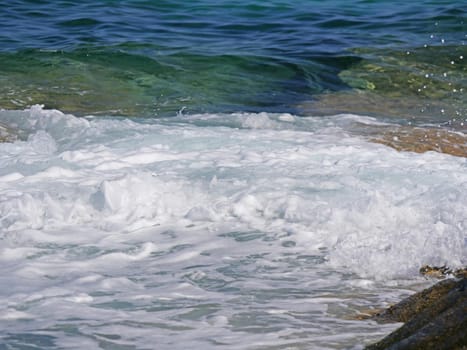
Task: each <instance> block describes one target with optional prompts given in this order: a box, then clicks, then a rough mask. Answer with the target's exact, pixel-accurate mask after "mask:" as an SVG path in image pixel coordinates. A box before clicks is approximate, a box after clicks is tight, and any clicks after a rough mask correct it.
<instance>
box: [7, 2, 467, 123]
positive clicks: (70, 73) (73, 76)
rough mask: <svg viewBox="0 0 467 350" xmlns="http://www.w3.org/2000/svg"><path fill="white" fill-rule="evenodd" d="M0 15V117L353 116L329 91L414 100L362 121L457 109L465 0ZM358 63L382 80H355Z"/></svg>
mask: <svg viewBox="0 0 467 350" xmlns="http://www.w3.org/2000/svg"><path fill="white" fill-rule="evenodd" d="M0 11H1V12H2V14H3V15H2V18H3V20H2V23H1V24H0V81H1V82H2V84H1V87H0V94H1V99H0V107H3V108H10V109H11V108H24V107H27V106H31V105H33V104H37V103H40V104H44V105H45V106H46V107H49V108H58V109H60V110H63V111H66V112H72V113H77V114H79V115H82V114H89V113H92V114H104V115H109V114H112V115H127V116H149V117H151V116H171V115H174V114H175V113H176V112H178V111H180V110H182V109H183V111H184V112H185V113H199V112H203V113H206V112H238V111H248V112H261V111H268V112H291V113H295V114H300V115H306V114H310V113H318V114H319V113H320V110H323V109H325V110H326V113H329V110H331V111H332V110H335V111H339V112H342V111H344V112H355V111H353V110H352V109H353V108H352V106H343V107H342V106H339V107H336V106H335V104H336V103H337V102H336V101H335V100H339V97H337V98H334V96H339V93H342V92H344V93H345V92H350V93H353V92H355V91H356V90H358V91H360V92H361V91H363V92H365V93H366V92H368V94H370V95H371V96H372V97H375V98H376V100H375V101H377V98H379V97H381V98H386V97H387V96H388V95H389V97H391V98H393V97H394V96H396V97H403V98H408V97H410V102H408V103H409V104H412V105H416V108H413V109H412V110H407V109H401V108H398V105H400V103H398V102H397V101H394V102H393V103H392V104H391V107H390V108H386V111H385V110H381V111H377V112H376V113H375V112H373V113H370V114H372V115H377V116H398V115H402V116H403V117H404V118H408V117H409V116H412V117H421V118H422V119H423V121H426V120H431V121H436V122H443V121H444V122H446V121H448V120H450V119H452V118H455V117H457V118H459V116H463V115H464V113H465V108H466V106H465V100H466V98H465V97H466V96H465V89H464V90H462V91H461V89H462V88H463V87H464V86H465V79H466V78H465V77H466V64H465V60H464V59H463V57H466V56H467V53H466V48H465V40H466V32H467V30H466V26H467V25H466V23H465V22H464V21H465V16H466V12H467V7H466V5H465V4H464V2H463V1H418V2H406V1H351V2H349V1H292V2H285V1H276V0H274V1H268V2H264V1H237V2H228V1H194V2H189V3H187V2H183V1H170V2H168V1H97V2H95V1H92V2H91V1H84V2H83V1H81V2H78V1H55V2H53V3H50V2H41V1H31V2H30V1H9V2H8V5H6V6H3V7H2V9H1V10H0ZM412 51H413V52H414V54H413V55H412V56H410V55H407V52H409V53H410V52H412ZM451 62H453V64H451ZM367 65H372V66H373V67H374V66H376V67H378V68H380V70H384V74H385V75H384V76H385V77H386V78H387V79H381V77H379V76H378V74H377V72H376V71H373V72H374V74H373V75H371V74H369V75H368V74H367V75H366V76H365V77H363V78H362V77H361V70H362V69H364V70H365V71H368V69H367ZM362 67H363V68H362ZM427 86H428V87H427ZM453 90H455V91H453ZM329 94H331V98H330V99H329V98H327V97H329ZM333 94H334V95H333ZM323 96H325V98H326V105H325V106H324V107H323V106H321V105H315V104H313V101H316V100H319V101H321V98H322V97H323ZM407 96H408V97H407ZM446 101H447V102H446ZM310 102H311V103H310ZM374 103H378V102H374ZM431 104H434V105H435V107H433V108H431V110H429V111H425V112H420V111H421V110H423V109H425V110H426V109H427V108H426V106H428V105H431ZM428 109H429V108H428ZM442 109H444V110H446V112H445V113H441V112H440V111H441V110H442ZM358 112H361V113H365V112H369V110H368V108H361V110H359V111H358ZM321 114H322V113H321ZM367 114H368V113H367Z"/></svg>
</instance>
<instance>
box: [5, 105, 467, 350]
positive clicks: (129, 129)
mask: <svg viewBox="0 0 467 350" xmlns="http://www.w3.org/2000/svg"><path fill="white" fill-rule="evenodd" d="M352 121H353V122H355V121H358V122H362V121H364V122H366V123H372V119H370V118H364V117H358V116H350V115H342V116H335V117H326V118H312V117H310V118H299V117H295V116H292V115H288V114H283V115H273V114H266V113H262V114H231V115H198V116H179V117H174V118H171V119H170V118H168V119H159V120H152V121H150V120H124V119H105V118H91V117H89V118H76V117H74V116H72V115H66V114H63V113H61V112H59V111H53V110H43V109H42V108H41V107H39V106H35V107H33V108H31V109H30V110H27V111H0V122H1V123H2V124H5V125H10V126H11V127H14V128H17V129H19V130H22V131H23V135H25V136H24V140H23V141H16V142H14V143H3V144H0V230H1V231H0V261H2V266H1V267H0V271H1V274H0V275H1V276H2V277H0V283H1V285H3V286H6V285H8V286H11V288H9V289H2V291H1V292H0V297H1V298H2V300H3V304H4V305H8V306H7V309H4V311H5V310H6V311H5V313H4V315H6V316H4V317H3V319H4V320H12V319H18V320H19V319H34V320H35V321H34V322H32V323H30V324H29V325H24V326H17V327H19V328H21V327H24V329H23V331H24V332H28V331H30V330H31V328H30V327H39V328H41V329H48V328H47V327H49V328H50V329H55V328H57V327H59V324H61V323H62V322H65V323H67V322H68V323H67V324H69V327H72V328H73V327H77V328H76V330H75V331H73V332H75V333H73V334H74V335H73V336H74V337H78V339H79V338H80V337H81V335H82V337H84V338H83V339H87V340H86V341H90V344H98V343H99V341H103V340H102V339H104V338H105V337H104V335H105V334H109V336H108V337H107V338H105V339H107V341H110V342H111V339H114V340H113V341H114V343H113V344H117V345H118V344H120V345H122V346H123V345H124V344H129V343H132V342H136V343H138V341H136V340H135V339H141V340H140V341H141V344H140V345H141V346H143V344H149V343H151V341H157V342H158V343H159V344H161V348H168V347H169V346H170V345H169V344H170V343H171V341H170V339H171V337H170V336H169V335H168V334H167V337H165V336H161V334H166V333H167V332H168V331H169V330H170V332H175V333H176V334H177V339H178V345H179V346H175V348H180V349H182V348H184V347H185V346H186V344H194V345H193V346H198V347H203V348H210V347H215V344H218V343H219V344H221V343H224V344H226V346H228V347H229V348H231V349H235V348H238V349H244V348H245V344H248V345H249V346H251V347H255V346H256V347H261V346H266V347H267V346H269V345H273V344H282V345H284V346H286V345H287V344H289V345H290V346H293V345H292V344H295V343H296V342H297V341H300V342H304V343H303V344H304V345H303V347H304V348H310V346H309V345H310V344H313V346H315V347H316V348H326V344H328V342H329V339H330V338H329V337H328V336H326V334H328V335H329V336H331V333H332V334H333V336H334V340H333V341H334V342H337V343H339V342H340V344H342V345H341V347H345V346H348V345H349V344H356V342H357V340H358V339H360V341H363V340H364V338H362V337H361V336H360V338H359V336H358V334H359V333H362V329H364V331H363V333H365V334H373V335H374V336H377V335H379V334H380V332H381V331H382V328H381V326H377V325H372V324H368V323H365V324H360V323H352V322H350V321H346V320H344V319H343V318H341V319H340V321H339V317H342V315H348V314H349V313H351V312H352V310H353V309H352V307H353V306H352V305H358V304H359V303H361V304H365V303H366V304H369V303H370V302H373V303H382V304H384V303H386V302H388V300H395V299H397V297H399V296H400V295H401V294H404V293H406V291H405V290H403V286H404V284H409V283H410V280H414V279H415V280H416V279H417V270H418V268H419V267H420V266H421V265H422V264H447V265H449V266H452V267H459V266H462V265H465V264H466V246H467V238H466V232H467V216H466V213H467V171H466V161H465V159H463V158H459V157H452V156H449V155H444V154H438V153H425V154H413V153H408V152H406V153H399V152H396V151H394V150H393V149H390V148H386V147H385V146H383V145H377V144H372V143H368V142H367V141H365V140H364V139H362V138H358V137H355V136H350V135H349V134H348V133H347V131H346V130H348V129H347V126H348V125H349V123H352ZM402 280H405V281H406V282H401V281H402ZM407 281H408V282H407ZM397 288H402V289H397ZM394 289H395V290H397V292H394ZM349 290H350V292H349ZM359 290H365V294H366V295H368V293H369V291H370V292H373V293H375V295H378V294H380V295H382V296H381V297H380V298H379V299H378V297H376V296H375V297H374V298H373V299H371V300H368V299H366V300H363V301H362V300H361V298H360V297H358V291H359ZM339 293H342V296H341V295H340V294H339ZM349 293H355V299H352V300H350V299H349ZM33 295H36V296H37V297H34V298H33V299H31V297H30V296H33ZM142 296H144V297H142ZM76 304H79V305H80V309H79V310H78V309H77V308H76ZM31 315H33V316H31ZM76 318H79V319H82V320H84V321H83V322H84V323H83V324H81V325H80V323H79V321H73V320H75V319H76ZM64 320H65V321H64ZM66 320H69V321H66ZM108 320H114V321H115V323H114V324H113V326H112V327H110V326H109V325H108V323H106V322H107V321H108ZM130 320H132V321H131V322H135V323H131V324H130V323H128V322H130ZM86 322H91V323H92V324H94V329H91V328H89V327H88V326H85V324H86ZM125 322H126V323H125ZM125 324H127V325H126V326H124V325H125ZM73 325H74V326H73ZM148 325H152V326H151V327H149V326H148ZM208 325H209V327H206V326H208ZM6 327H7V328H5V329H6V331H7V332H12V331H13V330H14V329H15V327H14V326H12V325H7V326H6ZM54 327H55V328H54ZM119 327H121V329H120V328H119ZM111 328H112V329H111ZM337 328H339V329H341V330H342V334H343V336H342V339H340V340H338V339H336V338H335V333H334V332H330V330H331V329H337ZM78 329H79V330H78ZM154 329H158V330H159V332H154ZM303 329H305V330H306V333H307V334H306V335H304V333H303V331H302V330H303ZM50 332H52V331H50ZM170 332H169V333H170ZM261 332H263V333H264V332H265V334H268V336H267V337H264V336H262V335H260V334H259V333H261ZM326 332H328V333H326ZM52 333H53V332H52ZM54 334H55V333H54ZM98 334H101V335H98ZM112 334H119V337H120V338H118V339H119V340H116V339H117V338H115V337H114V338H112V337H113V335H112ZM124 334H126V335H124ZM99 337H101V338H102V337H104V338H102V339H101V338H99ZM138 337H141V338H138ZM99 339H100V340H99ZM303 339H305V340H303ZM306 339H308V340H306ZM310 339H313V341H311V340H310ZM75 341H77V340H75ZM83 341H84V340H83ZM57 342H59V343H63V339H62V338H61V337H59V340H57ZM352 342H353V343H352ZM78 343H79V342H78ZM78 343H77V344H78ZM344 344H346V345H344ZM93 346H94V345H89V347H88V348H92V347H93ZM307 346H308V347H307ZM96 348H97V347H96ZM171 348H173V346H171ZM298 348H300V346H298Z"/></svg>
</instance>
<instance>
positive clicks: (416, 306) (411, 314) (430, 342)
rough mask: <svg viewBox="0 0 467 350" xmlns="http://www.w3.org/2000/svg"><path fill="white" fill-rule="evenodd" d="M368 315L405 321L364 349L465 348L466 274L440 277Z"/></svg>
mask: <svg viewBox="0 0 467 350" xmlns="http://www.w3.org/2000/svg"><path fill="white" fill-rule="evenodd" d="M370 318H371V319H374V320H376V321H377V322H381V323H387V322H404V323H405V324H404V325H403V326H402V327H400V328H399V329H397V330H396V331H394V332H393V333H391V334H389V335H388V336H387V337H385V338H383V339H382V340H380V341H379V342H377V343H375V344H372V345H369V346H367V347H366V348H365V349H367V350H380V349H381V350H382V349H391V350H395V349H397V350H403V349H414V350H417V349H420V350H422V349H423V350H427V349H439V350H443V349H445V350H447V349H456V350H457V349H459V350H460V349H467V332H466V330H467V278H465V277H463V278H461V279H458V280H455V279H446V280H443V281H441V282H439V283H437V284H435V285H434V286H432V287H430V288H428V289H425V290H423V291H421V292H419V293H416V294H414V295H412V296H410V297H408V298H406V299H404V300H403V301H401V302H400V303H398V304H396V305H394V306H391V307H390V308H388V309H386V310H385V311H383V312H380V313H377V314H376V315H374V316H372V317H370Z"/></svg>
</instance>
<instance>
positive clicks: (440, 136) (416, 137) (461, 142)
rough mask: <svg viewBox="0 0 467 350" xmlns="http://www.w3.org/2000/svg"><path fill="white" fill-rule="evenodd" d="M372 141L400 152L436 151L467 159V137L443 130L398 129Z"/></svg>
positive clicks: (385, 131)
mask: <svg viewBox="0 0 467 350" xmlns="http://www.w3.org/2000/svg"><path fill="white" fill-rule="evenodd" d="M371 141H373V142H376V143H381V144H383V145H386V146H389V147H392V148H394V149H396V150H398V151H409V152H417V153H423V152H428V151H435V152H440V153H446V154H450V155H453V156H457V157H467V135H466V134H464V133H462V132H452V131H450V130H446V129H441V128H416V127H398V128H394V129H388V130H384V129H382V130H381V134H380V135H377V136H374V137H372V138H371Z"/></svg>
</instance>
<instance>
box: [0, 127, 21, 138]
mask: <svg viewBox="0 0 467 350" xmlns="http://www.w3.org/2000/svg"><path fill="white" fill-rule="evenodd" d="M17 139H18V135H17V133H16V132H15V131H14V130H13V129H11V128H10V127H8V126H6V125H4V124H1V123H0V142H13V141H16V140H17Z"/></svg>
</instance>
